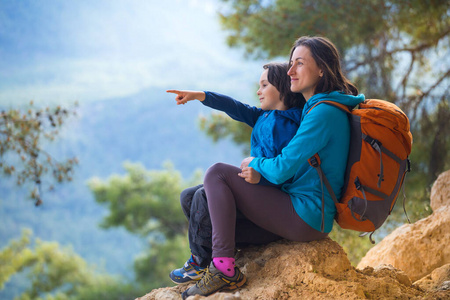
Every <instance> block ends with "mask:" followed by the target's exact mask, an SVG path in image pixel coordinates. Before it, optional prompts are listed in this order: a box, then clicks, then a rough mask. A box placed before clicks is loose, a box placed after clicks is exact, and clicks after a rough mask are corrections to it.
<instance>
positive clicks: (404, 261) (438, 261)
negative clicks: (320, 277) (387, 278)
mask: <svg viewBox="0 0 450 300" xmlns="http://www.w3.org/2000/svg"><path fill="white" fill-rule="evenodd" d="M449 245H450V207H449V206H444V207H441V208H439V209H438V210H436V211H435V212H433V214H431V215H430V216H428V217H427V218H425V219H422V220H419V221H417V222H416V223H414V224H405V225H403V226H401V227H399V228H397V229H396V230H394V231H393V232H392V233H391V234H390V235H388V236H387V237H385V238H384V239H383V240H382V241H381V242H380V243H379V244H377V245H376V246H375V247H373V248H372V249H370V250H369V251H368V252H367V254H366V255H365V256H364V257H363V258H362V259H361V261H360V262H359V264H358V266H357V268H358V269H362V268H364V267H366V266H372V267H376V266H378V265H380V264H390V265H392V266H394V267H395V268H397V269H400V270H403V271H404V272H405V273H406V274H407V275H408V276H409V278H411V280H412V281H413V282H414V281H416V280H418V279H420V278H422V277H424V276H426V275H428V274H430V273H431V272H432V271H433V270H434V269H436V268H439V267H441V266H443V265H445V264H448V263H450V246H449Z"/></svg>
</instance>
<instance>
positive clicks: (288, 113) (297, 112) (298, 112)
mask: <svg viewBox="0 0 450 300" xmlns="http://www.w3.org/2000/svg"><path fill="white" fill-rule="evenodd" d="M302 111H303V110H302V109H301V108H298V107H292V108H290V109H288V110H274V111H273V112H274V113H275V114H278V115H280V116H283V117H284V118H287V119H290V120H291V121H292V122H294V123H295V124H297V125H299V126H300V119H301V117H302Z"/></svg>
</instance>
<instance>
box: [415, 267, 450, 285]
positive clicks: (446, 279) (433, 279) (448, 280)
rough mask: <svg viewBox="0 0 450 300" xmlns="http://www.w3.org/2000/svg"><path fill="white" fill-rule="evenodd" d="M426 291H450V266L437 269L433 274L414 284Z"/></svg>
mask: <svg viewBox="0 0 450 300" xmlns="http://www.w3.org/2000/svg"><path fill="white" fill-rule="evenodd" d="M414 286H417V287H419V288H421V289H422V290H425V291H437V290H450V264H446V265H444V266H442V267H440V268H437V269H436V270H434V271H433V272H431V274H429V275H427V276H425V277H424V278H422V279H420V280H417V281H416V282H414Z"/></svg>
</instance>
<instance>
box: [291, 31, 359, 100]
mask: <svg viewBox="0 0 450 300" xmlns="http://www.w3.org/2000/svg"><path fill="white" fill-rule="evenodd" d="M299 46H305V47H308V49H309V51H310V52H311V55H312V57H313V58H314V60H315V61H316V64H317V66H318V67H319V68H320V69H321V70H322V71H323V76H322V77H321V78H320V80H319V82H318V84H317V86H316V89H315V91H314V94H318V93H329V92H333V91H341V92H343V93H345V94H348V95H355V96H356V95H358V89H357V88H356V86H355V85H353V84H352V83H351V82H350V80H348V79H347V78H346V77H345V76H344V74H343V72H342V70H341V58H340V55H339V51H338V50H337V48H336V46H335V45H334V44H333V43H332V42H331V41H330V40H328V39H327V38H324V37H317V36H315V37H309V36H303V37H300V38H299V39H297V40H296V41H295V43H294V46H293V47H292V50H291V55H290V61H292V54H293V52H294V50H295V48H297V47H299Z"/></svg>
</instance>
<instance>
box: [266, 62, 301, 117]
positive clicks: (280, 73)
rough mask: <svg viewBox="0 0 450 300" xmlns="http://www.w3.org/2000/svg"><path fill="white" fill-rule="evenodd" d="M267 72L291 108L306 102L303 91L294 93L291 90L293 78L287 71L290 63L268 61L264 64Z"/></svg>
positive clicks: (281, 96) (269, 79)
mask: <svg viewBox="0 0 450 300" xmlns="http://www.w3.org/2000/svg"><path fill="white" fill-rule="evenodd" d="M263 68H264V70H268V72H267V80H268V81H269V82H270V84H271V85H273V86H274V87H275V88H276V89H277V90H278V92H280V98H281V100H282V101H283V103H284V105H286V107H287V108H288V109H289V108H293V107H300V108H303V106H304V105H305V103H306V100H305V97H303V95H302V94H301V93H293V92H292V91H291V78H290V77H289V76H288V74H287V72H288V70H289V64H288V63H276V62H272V63H268V64H265V65H264V66H263Z"/></svg>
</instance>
